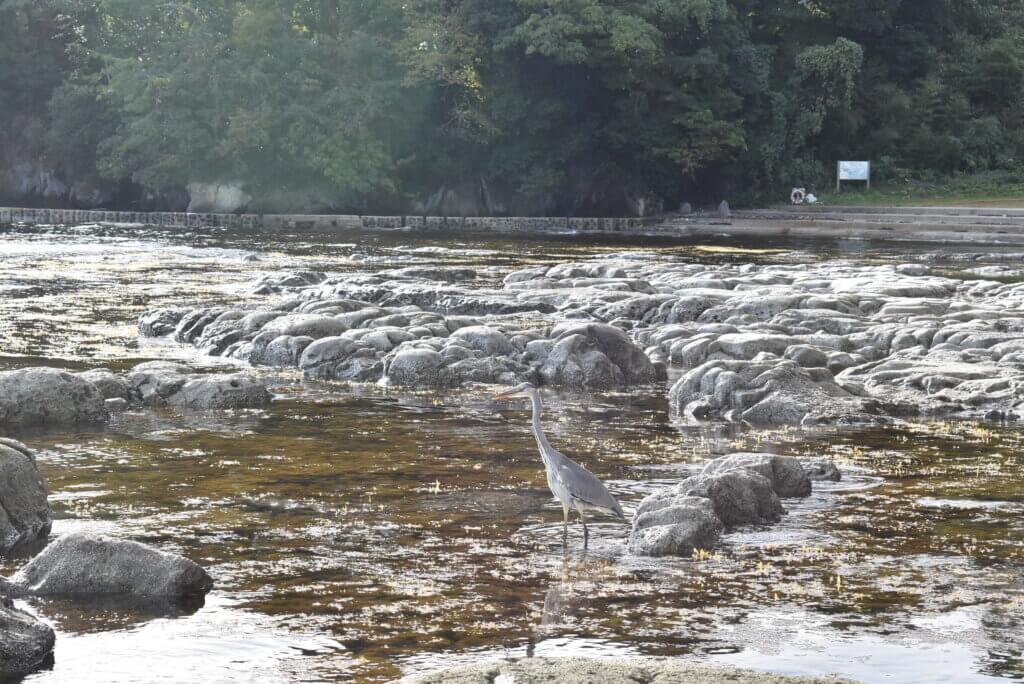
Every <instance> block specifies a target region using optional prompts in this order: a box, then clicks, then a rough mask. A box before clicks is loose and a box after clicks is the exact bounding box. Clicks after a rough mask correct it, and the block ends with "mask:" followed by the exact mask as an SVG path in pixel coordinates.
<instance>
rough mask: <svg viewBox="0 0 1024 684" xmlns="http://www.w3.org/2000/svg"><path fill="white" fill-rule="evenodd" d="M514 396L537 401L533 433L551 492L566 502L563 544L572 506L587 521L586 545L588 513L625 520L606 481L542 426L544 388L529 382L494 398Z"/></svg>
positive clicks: (584, 536) (559, 499)
mask: <svg viewBox="0 0 1024 684" xmlns="http://www.w3.org/2000/svg"><path fill="white" fill-rule="evenodd" d="M513 397H529V398H530V401H531V402H532V404H533V436H534V437H535V438H536V439H537V449H538V450H539V451H540V457H541V459H542V460H543V461H544V468H545V469H546V470H547V474H548V487H550V488H551V493H552V494H554V495H555V498H556V499H558V501H559V502H560V503H561V504H562V545H563V546H565V545H566V544H568V539H569V509H570V508H573V509H575V510H576V512H577V513H579V515H580V522H582V523H583V546H584V548H585V547H586V546H587V542H588V541H589V538H590V533H589V532H588V531H587V519H586V517H585V516H584V512H586V511H593V512H596V513H603V514H605V515H612V516H615V517H616V518H618V519H620V520H625V519H626V516H624V515H623V514H622V506H620V505H619V502H618V501H616V500H615V497H614V496H612V495H611V494H610V493H609V492H608V490H607V489H606V488H605V486H604V484H602V482H601V481H600V480H599V479H597V478H596V477H595V476H594V475H593V474H592V473H591V472H590V471H589V470H587V469H586V468H584V467H583V466H581V465H580V464H578V463H576V462H575V461H573V460H572V459H571V458H569V457H568V456H566V455H565V454H563V453H561V452H560V451H558V450H556V449H555V448H554V447H552V446H551V445H550V444H549V443H548V440H547V437H545V436H544V430H543V429H542V428H541V426H540V414H541V411H542V410H543V409H544V404H543V403H542V402H541V399H540V391H539V390H538V389H537V388H536V387H534V386H533V385H531V384H530V383H528V382H524V383H523V384H521V385H517V386H516V387H513V388H512V389H510V390H507V391H505V392H500V393H498V394H496V395H494V397H493V398H494V399H511V398H513Z"/></svg>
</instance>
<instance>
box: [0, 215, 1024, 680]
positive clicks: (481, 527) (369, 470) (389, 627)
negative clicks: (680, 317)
mask: <svg viewBox="0 0 1024 684" xmlns="http://www.w3.org/2000/svg"><path fill="white" fill-rule="evenodd" d="M745 247H746V249H742V248H739V246H738V245H735V244H730V243H729V242H727V241H725V240H723V241H720V242H719V243H718V244H715V245H709V244H704V245H701V244H694V243H683V242H673V241H671V240H668V239H664V238H661V239H657V240H655V239H644V238H636V237H634V238H632V239H630V240H626V239H622V240H609V239H595V238H580V237H564V238H548V239H540V240H530V241H522V242H511V241H502V240H498V239H494V238H493V237H491V238H480V239H477V240H472V239H467V238H465V237H451V236H448V237H446V236H436V237H435V236H432V237H421V236H415V237H414V236H411V235H408V234H402V233H396V234H374V235H368V234H358V233H351V234H341V235H338V236H334V237H324V236H313V235H309V234H302V235H291V236H287V235H277V236H273V237H271V238H267V237H265V236H264V237H261V238H256V237H251V236H250V237H246V236H237V235H236V236H232V235H225V234H216V235H198V234H182V233H172V232H157V231H151V230H143V229H127V228H122V229H114V228H99V227H95V226H93V227H81V228H73V229H69V228H61V229H57V228H52V229H45V228H40V229H29V228H24V227H22V228H10V227H8V228H0V295H2V299H0V369H9V368H19V367H24V366H38V365H47V366H57V367H64V368H71V369H87V368H93V367H109V368H113V369H117V370H120V369H125V368H128V367H130V366H132V365H134V364H135V363H138V362H141V361H143V360H150V359H167V358H171V359H184V360H185V361H186V362H188V363H190V364H193V365H195V366H196V367H199V368H213V367H217V366H223V365H225V364H226V363H227V362H225V361H224V360H222V359H209V358H201V357H196V356H195V355H194V354H195V352H194V350H192V349H191V348H187V347H184V346H179V345H176V344H173V343H170V342H167V341H152V340H141V339H139V338H138V337H137V336H136V333H135V327H134V321H135V318H136V317H137V316H138V314H139V313H140V312H141V311H143V310H145V309H147V308H152V307H155V306H175V305H179V306H183V305H207V304H212V303H218V302H240V301H246V300H250V299H252V300H253V301H256V300H257V298H256V297H254V296H253V295H250V294H248V291H249V289H250V285H251V283H252V281H253V280H255V279H256V278H257V277H258V276H259V275H260V274H262V273H265V272H268V271H274V270H278V269H284V268H296V267H303V268H315V269H320V270H324V271H327V272H330V273H339V272H344V271H351V270H373V269H378V268H385V267H395V266H402V265H409V264H418V263H431V264H436V263H443V264H452V265H454V264H458V265H470V266H472V267H474V268H476V269H477V270H478V271H479V273H480V274H481V275H482V276H483V277H482V278H481V282H482V283H483V284H493V283H496V282H498V281H499V279H500V278H501V277H502V276H503V275H504V274H505V273H507V272H508V271H510V270H513V269H515V268H518V267H521V266H523V265H524V264H530V263H539V262H551V263H556V262H559V261H567V260H573V259H580V258H587V257H590V256H594V255H599V254H602V253H608V252H614V251H624V250H644V251H657V252H659V253H661V254H666V255H671V256H673V257H674V258H678V259H681V260H691V261H692V260H699V261H721V260H731V261H740V262H749V261H758V262H766V261H777V260H818V259H831V258H839V257H841V258H854V259H859V260H864V261H879V260H881V261H885V260H896V259H899V260H905V259H906V258H907V257H906V253H907V252H908V251H909V250H910V249H911V248H910V247H907V246H902V247H900V246H895V247H892V246H890V247H885V248H882V247H878V246H875V245H870V244H866V243H858V242H846V243H836V244H831V245H825V246H820V245H819V246H817V247H814V248H811V247H808V246H807V245H798V244H792V245H781V246H780V245H774V246H773V248H769V247H768V246H766V245H751V244H750V243H749V242H748V243H746V244H745ZM246 254H256V255H258V257H259V261H246V260H243V256H245V255H246ZM972 265H973V264H972ZM266 377H267V380H268V381H269V383H270V384H271V386H272V388H273V391H274V393H275V395H276V397H277V400H276V401H275V402H274V403H273V405H272V406H271V408H269V409H267V410H259V411H224V412H204V413H199V414H182V413H176V412H160V411H152V410H147V411H139V412H131V413H127V414H121V415H119V416H117V417H115V419H114V421H113V422H112V424H111V425H110V426H109V428H108V429H106V430H104V431H100V432H94V433H85V434H66V433H57V434H42V435H27V436H23V437H22V438H23V439H24V441H25V442H26V443H27V444H28V445H29V446H30V447H32V448H33V449H35V450H36V452H37V454H38V462H39V464H40V468H41V470H42V472H43V475H44V477H45V478H46V479H47V481H48V483H49V488H50V492H51V504H52V506H53V508H54V513H55V518H56V521H55V524H54V534H62V533H66V532H69V531H76V530H90V531H97V532H105V533H111V534H117V535H121V536H126V537H130V538H133V539H137V540H140V541H144V542H147V543H151V544H155V545H157V546H159V547H160V548H163V549H167V550H173V551H176V552H179V553H182V554H185V555H187V556H188V557H190V558H192V559H193V560H195V561H197V562H199V563H200V564H201V565H203V566H205V567H206V568H207V569H208V570H209V571H210V573H211V574H212V575H213V576H214V578H215V579H216V582H217V585H216V588H215V589H214V591H213V592H212V593H211V594H210V595H209V596H208V597H207V598H206V600H205V603H204V604H203V605H190V606H159V605H136V604H129V603H125V602H110V601H106V602H102V603H97V602H81V601H69V600H60V601H58V600H42V599H36V600H31V601H28V602H27V606H28V608H29V609H30V610H32V611H33V612H34V613H36V614H37V615H38V616H40V617H41V618H42V619H44V620H46V621H47V622H48V623H50V624H51V625H53V626H54V627H55V629H56V630H57V634H58V636H57V647H56V651H55V661H54V663H53V665H52V668H51V669H48V670H45V671H43V672H40V673H37V674H35V675H33V676H31V677H29V678H28V681H30V682H39V683H42V682H84V681H105V682H139V681H174V682H198V681H202V682H222V681H223V682H228V681H273V682H280V681H300V680H301V681H326V682H336V681H360V682H377V681H387V680H390V679H393V678H395V677H398V676H400V675H402V674H407V673H411V672H419V671H425V670H431V669H436V668H438V667H442V666H447V665H451V664H457V663H460V662H467V661H474V660H478V659H481V658H487V657H495V656H505V655H556V654H557V655H565V654H584V655H592V656H605V655H626V654H645V655H673V656H679V657H683V658H688V659H692V660H694V661H701V662H714V663H725V664H735V665H740V666H744V667H751V668H755V669H762V670H772V671H778V672H787V673H806V674H811V673H816V674H828V673H839V674H843V675H846V676H849V677H852V678H856V679H861V680H863V681H886V682H907V683H910V682H947V681H958V682H960V681H962V682H975V681H977V682H984V681H998V680H1024V659H1022V646H1024V580H1022V570H1024V484H1022V478H1024V430H1021V429H1020V428H1017V427H1013V426H996V425H983V424H973V423H948V422H944V423H907V424H902V425H899V426H896V427H893V428H886V429H878V428H873V429H864V430H852V429H848V428H845V429H842V430H841V431H834V430H828V429H824V430H816V431H801V430H794V429H788V430H780V431H754V430H741V429H737V428H726V427H723V426H720V425H709V426H703V427H694V426H687V425H680V424H675V423H673V422H672V420H671V419H670V417H669V415H668V412H667V400H666V394H667V389H666V387H665V386H657V387H651V388H645V389H641V390H636V391H631V392H628V393H609V394H592V395H580V394H558V393H554V392H552V393H549V394H548V397H547V398H548V410H547V414H546V416H545V423H546V426H547V429H548V432H549V438H550V439H551V441H552V443H553V444H554V445H555V446H556V447H558V448H561V449H562V450H564V451H565V452H567V453H568V454H569V455H571V456H574V457H576V458H577V459H578V460H581V461H582V462H583V463H585V464H586V465H587V466H589V467H590V468H591V469H592V470H594V471H596V472H597V473H598V474H599V475H600V476H601V477H602V478H603V479H604V480H605V481H606V482H607V483H608V485H609V488H610V489H611V490H612V492H613V493H614V494H615V495H616V496H617V497H619V499H620V501H621V502H622V503H623V506H624V508H625V509H626V512H627V516H628V514H629V513H630V511H631V510H632V509H634V508H635V506H636V505H637V504H638V502H639V501H640V500H641V499H642V498H643V497H644V496H645V495H647V494H648V493H650V492H651V491H653V490H655V489H657V488H658V487H660V486H664V485H665V484H668V483H671V482H674V481H676V480H678V479H679V478H681V477H683V476H684V475H685V473H686V472H687V469H688V468H689V467H691V466H692V465H693V464H697V463H700V462H702V461H704V460H706V459H707V458H709V457H710V456H712V455H715V454H719V453H727V452H730V451H738V450H768V451H775V452H778V453H787V454H797V455H801V454H814V455H828V456H831V457H833V458H835V459H836V460H837V462H839V463H840V465H841V467H842V468H843V470H844V473H845V477H844V479H843V480H842V481H841V482H839V483H834V484H832V483H826V484H816V485H815V492H814V494H813V495H812V496H811V497H810V498H809V499H806V500H801V501H787V502H786V503H787V508H788V509H789V515H788V516H786V517H785V518H784V520H783V522H782V523H780V524H778V525H775V526H772V527H769V528H761V527H748V528H741V529H740V530H738V531H735V532H732V533H730V534H727V535H726V536H725V537H724V538H723V541H722V543H721V544H720V545H719V546H718V547H717V548H716V549H715V550H714V552H713V555H710V556H707V557H700V558H695V559H642V558H637V557H632V556H630V555H628V554H627V553H626V552H625V548H624V543H625V539H626V533H627V529H626V527H625V526H624V525H621V524H615V523H611V522H598V523H595V524H593V526H592V528H591V544H590V548H589V549H588V550H587V551H586V552H584V551H583V549H582V536H581V534H580V531H579V530H578V529H576V528H572V529H571V530H570V537H569V549H568V551H567V552H563V549H562V545H561V509H560V507H559V506H558V505H557V504H556V503H554V501H553V500H552V498H551V496H550V494H549V492H548V491H547V488H546V484H545V480H544V474H543V470H542V466H541V464H540V461H539V458H538V457H537V454H536V451H535V447H534V444H533V441H532V437H531V436H530V434H529V432H528V413H527V412H526V409H527V407H526V405H525V404H520V403H511V404H497V403H494V402H492V401H491V400H490V399H489V395H490V392H489V391H487V389H486V388H481V389H480V390H469V391H465V390H464V391H458V392H444V393H438V392H401V393H394V392H390V393H389V392H388V391H386V390H384V389H380V388H377V387H367V386H343V385H332V384H325V383H308V382H303V381H302V379H301V377H300V376H299V374H298V373H297V372H295V373H291V372H287V373H282V372H276V371H275V372H274V373H271V374H266ZM22 562H24V558H11V559H0V571H2V572H4V573H10V572H13V571H14V570H15V569H16V568H17V567H18V566H19V565H20V564H21V563H22Z"/></svg>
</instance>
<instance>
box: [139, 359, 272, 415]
mask: <svg viewBox="0 0 1024 684" xmlns="http://www.w3.org/2000/svg"><path fill="white" fill-rule="evenodd" d="M127 381H128V383H129V385H131V387H132V388H133V390H134V392H135V396H137V397H139V400H140V401H141V403H142V404H143V405H144V406H148V407H164V406H171V407H175V408H180V409H239V408H263V407H265V406H267V405H269V404H270V400H271V396H270V392H268V391H267V388H266V385H264V383H263V382H262V381H261V380H259V379H257V378H254V377H252V376H249V375H246V374H244V373H233V374H214V375H200V374H195V373H192V372H191V371H190V370H189V369H188V368H187V367H186V366H182V365H181V364H177V363H170V362H166V361H151V362H147V363H142V364H139V365H138V366H136V367H135V368H133V369H132V370H131V371H130V372H129V373H128V375H127Z"/></svg>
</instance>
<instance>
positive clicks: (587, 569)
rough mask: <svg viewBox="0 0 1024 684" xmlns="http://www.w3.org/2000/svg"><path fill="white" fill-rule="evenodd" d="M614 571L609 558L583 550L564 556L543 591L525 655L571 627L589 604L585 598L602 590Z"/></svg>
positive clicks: (532, 653) (531, 653)
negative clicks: (542, 604) (535, 624)
mask: <svg viewBox="0 0 1024 684" xmlns="http://www.w3.org/2000/svg"><path fill="white" fill-rule="evenodd" d="M614 574H615V573H614V563H613V561H612V560H611V559H608V558H598V557H594V556H588V555H587V553H586V551H583V552H581V553H579V554H575V555H574V554H566V555H564V556H563V557H562V563H561V566H560V567H559V570H558V574H557V575H555V576H554V577H553V578H552V582H551V584H550V585H549V586H548V589H547V591H546V592H544V606H543V608H542V609H541V614H540V621H539V622H538V623H537V627H536V628H535V629H534V631H533V634H532V635H531V636H530V641H529V643H528V644H527V647H526V655H527V657H533V655H534V652H535V650H536V647H537V644H538V643H539V642H542V641H544V640H545V639H547V638H549V637H550V636H552V635H554V634H557V633H558V632H560V631H562V630H564V629H566V628H571V626H572V625H573V623H575V622H576V620H577V614H578V613H581V612H583V611H585V610H586V609H587V607H588V606H589V605H590V602H588V601H587V598H588V597H593V596H594V595H595V594H599V593H601V586H602V584H604V581H605V579H611V577H612V576H613V575H614Z"/></svg>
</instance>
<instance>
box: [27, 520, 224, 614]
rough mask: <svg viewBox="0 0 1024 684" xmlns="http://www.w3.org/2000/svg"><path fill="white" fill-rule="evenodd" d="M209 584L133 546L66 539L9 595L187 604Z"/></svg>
mask: <svg viewBox="0 0 1024 684" xmlns="http://www.w3.org/2000/svg"><path fill="white" fill-rule="evenodd" d="M212 587H213V580H212V579H211V578H210V576H209V575H208V574H207V573H206V571H205V570H203V569H202V568H201V567H199V566H198V565H196V564H195V563H193V562H192V561H190V560H189V559H187V558H185V557H183V556H179V555H177V554H173V553H166V552H164V551H159V550H157V549H154V548H152V547H150V546H146V545H144V544H140V543H138V542H134V541H125V540H118V539H111V538H109V537H103V536H91V535H86V534H69V535H65V536H63V537H60V538H59V539H57V540H56V541H54V542H52V543H51V544H50V545H49V546H47V547H46V548H45V549H44V550H43V551H42V552H41V553H40V554H39V555H38V556H36V557H35V558H33V559H32V560H31V561H29V563H28V564H27V565H25V566H24V567H22V568H21V570H19V571H18V572H17V573H16V574H15V575H14V576H13V577H12V578H10V586H9V589H8V591H9V592H12V593H17V594H20V595H32V596H55V595H66V596H111V595H123V596H130V597H135V598H168V599H177V598H186V597H192V596H202V595H205V594H206V593H207V592H208V591H210V589H211V588H212Z"/></svg>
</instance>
